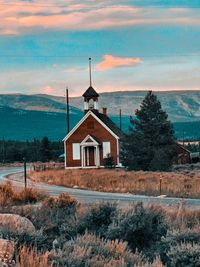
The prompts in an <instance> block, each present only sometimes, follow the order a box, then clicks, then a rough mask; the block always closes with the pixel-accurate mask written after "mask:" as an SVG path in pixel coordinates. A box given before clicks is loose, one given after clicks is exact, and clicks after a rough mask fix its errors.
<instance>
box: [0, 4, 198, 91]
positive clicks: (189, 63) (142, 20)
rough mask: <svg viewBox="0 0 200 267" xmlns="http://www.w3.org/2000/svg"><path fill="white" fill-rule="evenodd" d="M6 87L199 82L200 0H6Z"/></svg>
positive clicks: (109, 87) (0, 59) (188, 85)
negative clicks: (90, 73) (90, 63)
mask: <svg viewBox="0 0 200 267" xmlns="http://www.w3.org/2000/svg"><path fill="white" fill-rule="evenodd" d="M0 17H1V23H0V73H1V74H0V94H12V93H21V94H38V93H42V94H52V95H61V96H62V95H64V94H65V88H66V87H68V88H69V92H70V95H71V96H78V95H81V94H83V92H84V91H85V90H86V89H87V88H88V86H89V71H88V58H89V57H91V58H92V85H93V87H94V88H95V89H96V90H97V91H98V92H110V91H127V90H154V91H165V90H200V1H199V0H196V1H195V0H132V1H128V0H127V1H126V0H121V1H118V0H96V1H94V0H85V1H83V0H82V1H81V0H71V1H67V0H65V1H64V0H48V1H44V0H37V1H34V0H32V1H31V0H30V1H25V0H24V1H15V0H12V1H11V0H0Z"/></svg>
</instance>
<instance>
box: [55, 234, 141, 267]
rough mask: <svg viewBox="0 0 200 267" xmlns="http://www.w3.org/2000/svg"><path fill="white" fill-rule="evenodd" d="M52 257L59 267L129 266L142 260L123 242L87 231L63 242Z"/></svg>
mask: <svg viewBox="0 0 200 267" xmlns="http://www.w3.org/2000/svg"><path fill="white" fill-rule="evenodd" d="M52 258H53V259H54V262H55V263H56V264H57V265H56V266H59V267H66V266H73V267H84V266H88V267H111V266H113V267H118V266H120V267H128V266H130V267H131V266H134V265H135V264H137V265H139V264H141V263H142V260H143V257H142V256H141V255H140V254H138V253H136V254H132V253H131V251H130V250H129V249H128V248H127V243H125V242H122V241H117V240H115V241H110V240H105V239H101V238H99V237H97V236H95V235H93V234H87V233H86V234H84V235H82V236H78V237H77V238H76V239H75V240H74V241H69V242H67V243H65V245H64V247H63V249H62V251H60V254H57V255H54V257H52Z"/></svg>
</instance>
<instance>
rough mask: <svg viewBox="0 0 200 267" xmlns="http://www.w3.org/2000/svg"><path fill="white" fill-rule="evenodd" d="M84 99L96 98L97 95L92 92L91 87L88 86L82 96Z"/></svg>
mask: <svg viewBox="0 0 200 267" xmlns="http://www.w3.org/2000/svg"><path fill="white" fill-rule="evenodd" d="M83 96H84V97H98V96H99V94H98V93H97V92H96V91H95V90H94V88H93V87H92V86H90V87H89V88H88V89H87V90H86V91H85V93H84V94H83Z"/></svg>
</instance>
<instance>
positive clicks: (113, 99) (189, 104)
mask: <svg viewBox="0 0 200 267" xmlns="http://www.w3.org/2000/svg"><path fill="white" fill-rule="evenodd" d="M155 93H156V95H157V96H158V98H159V100H160V101H161V104H162V107H163V109H164V110H166V111H167V113H168V115H169V118H170V119H171V120H172V121H173V122H186V121H198V120H200V104H199V103H200V91H172V92H171V91H170V92H155ZM145 95H146V92H145V91H130V92H128V91H127V92H110V93H102V94H100V99H99V105H100V108H102V107H103V106H106V107H107V108H108V113H109V114H112V115H116V114H118V113H119V109H120V108H121V109H122V113H123V114H124V115H133V114H134V112H135V110H136V109H137V108H138V107H139V106H140V103H141V102H142V100H143V98H144V96H145ZM0 105H3V106H8V107H11V108H19V109H25V110H37V111H47V112H60V113H63V112H65V109H66V105H65V98H64V97H57V96H50V95H42V94H40V95H20V94H15V95H0ZM70 105H71V106H73V107H76V108H78V109H82V107H83V99H82V97H72V98H70Z"/></svg>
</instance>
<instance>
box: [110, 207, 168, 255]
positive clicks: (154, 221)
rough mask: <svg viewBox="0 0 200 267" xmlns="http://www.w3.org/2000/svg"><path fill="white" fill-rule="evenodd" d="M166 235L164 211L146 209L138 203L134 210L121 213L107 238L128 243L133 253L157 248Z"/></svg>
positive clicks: (152, 208)
mask: <svg viewBox="0 0 200 267" xmlns="http://www.w3.org/2000/svg"><path fill="white" fill-rule="evenodd" d="M166 233H167V224H166V221H165V217H164V212H163V210H162V209H161V208H160V207H156V206H149V207H146V208H144V207H143V205H142V203H138V204H136V205H135V206H134V208H133V209H130V210H128V211H127V212H121V213H119V216H118V217H117V219H116V220H115V221H114V222H113V223H112V224H111V225H110V226H109V227H108V233H107V237H108V238H110V239H119V240H123V241H127V242H128V245H129V246H130V248H131V249H132V250H133V251H135V250H136V249H139V251H141V250H142V249H148V248H150V247H151V245H154V246H155V244H156V243H157V242H159V241H160V240H161V237H162V236H165V235H166Z"/></svg>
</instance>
